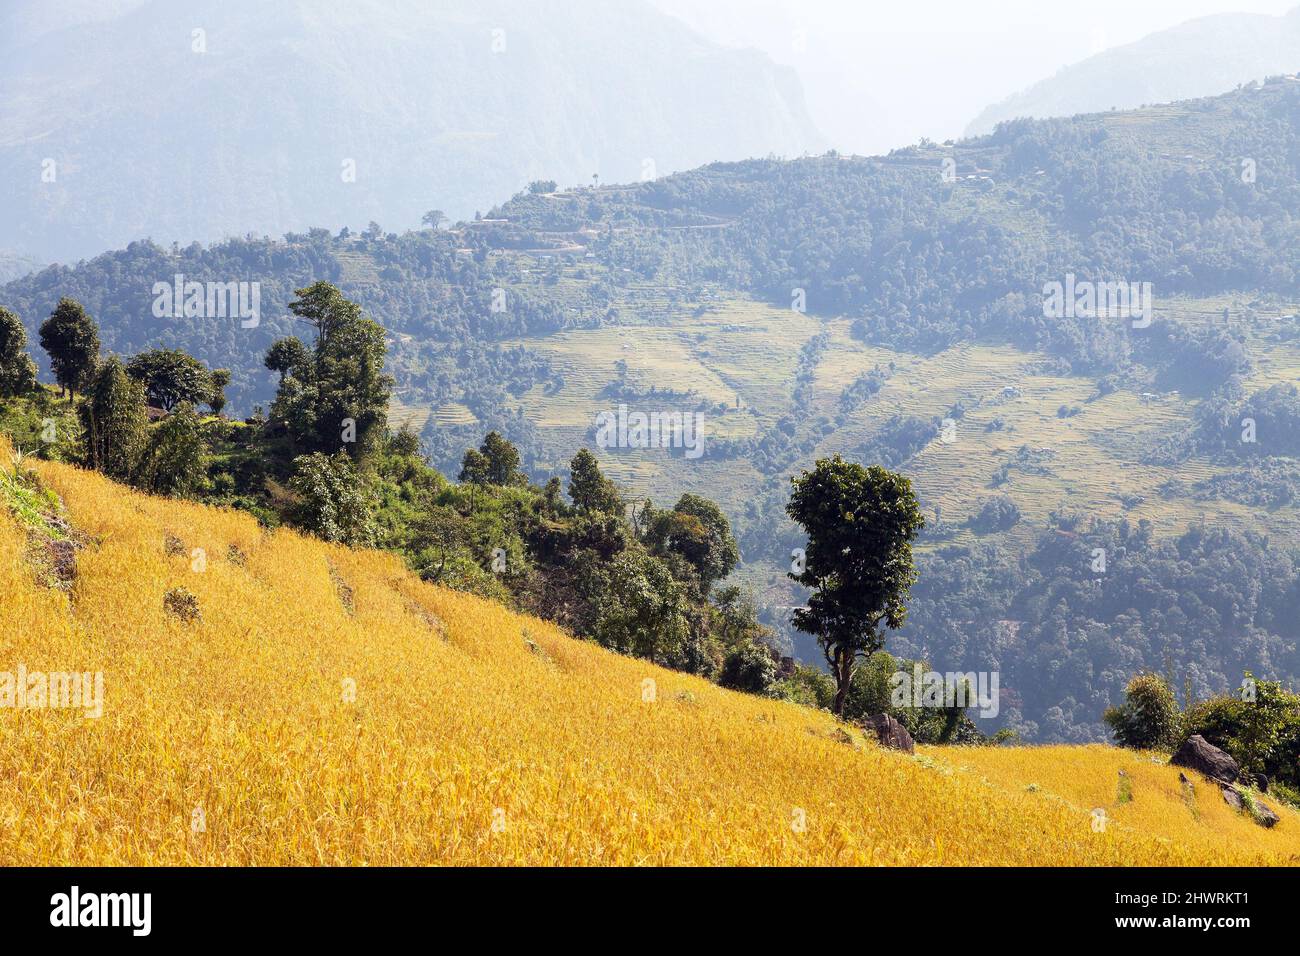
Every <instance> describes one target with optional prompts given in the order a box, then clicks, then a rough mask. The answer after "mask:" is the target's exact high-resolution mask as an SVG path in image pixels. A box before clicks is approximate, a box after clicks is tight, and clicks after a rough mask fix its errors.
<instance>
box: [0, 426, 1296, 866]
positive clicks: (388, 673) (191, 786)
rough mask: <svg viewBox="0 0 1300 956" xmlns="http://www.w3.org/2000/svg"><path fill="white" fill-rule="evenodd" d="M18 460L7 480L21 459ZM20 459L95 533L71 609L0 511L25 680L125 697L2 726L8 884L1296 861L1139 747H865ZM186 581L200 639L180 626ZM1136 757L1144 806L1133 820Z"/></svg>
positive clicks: (374, 572)
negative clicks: (87, 874) (125, 878)
mask: <svg viewBox="0 0 1300 956" xmlns="http://www.w3.org/2000/svg"><path fill="white" fill-rule="evenodd" d="M0 463H2V464H3V468H2V469H0V470H2V471H3V472H4V474H5V475H6V476H13V475H14V474H15V464H13V463H11V453H10V452H9V450H8V448H7V447H6V448H4V449H2V450H0ZM18 467H19V470H22V469H26V468H28V467H34V468H35V471H36V473H37V474H38V475H39V476H40V481H42V482H43V483H44V484H45V486H47V487H48V488H49V489H50V490H52V491H53V492H55V493H57V494H58V495H59V496H60V497H61V499H62V501H63V503H64V506H65V507H66V513H65V515H64V518H65V519H66V521H67V522H68V523H69V525H70V527H71V529H72V530H71V532H67V533H71V534H74V535H76V536H79V537H81V539H82V540H83V541H85V544H84V546H83V547H82V548H81V549H80V550H79V551H78V552H77V558H76V572H75V575H66V574H65V575H64V578H69V577H70V578H71V586H70V588H69V589H68V591H67V592H66V593H65V591H64V590H61V589H59V588H57V587H47V586H46V584H43V583H41V581H42V580H45V581H47V582H48V581H49V575H48V574H45V575H38V574H36V573H34V565H33V557H34V555H35V554H38V553H39V548H38V544H39V541H38V540H37V541H36V543H33V541H34V540H36V539H31V540H29V538H28V536H27V531H26V530H25V527H26V526H25V525H23V524H20V523H19V521H18V520H16V519H15V518H14V517H13V516H12V515H11V514H9V513H8V509H6V512H5V513H4V514H3V515H0V602H2V603H0V621H3V623H4V627H3V630H2V631H0V646H2V647H3V660H4V661H5V666H6V667H10V668H17V666H18V665H19V664H22V665H23V666H25V667H26V669H27V671H28V672H29V673H30V672H32V671H38V670H41V671H49V670H60V669H67V670H73V669H75V670H77V671H96V670H102V671H103V672H104V684H105V694H104V708H103V716H102V717H100V718H98V719H88V718H85V717H83V716H82V715H81V713H79V712H76V711H66V710H24V711H16V710H12V709H7V710H4V711H3V712H0V765H2V767H3V774H4V776H5V779H7V780H10V781H12V782H13V783H14V785H13V786H10V787H6V788H4V790H3V792H0V821H3V824H4V826H3V827H2V828H0V863H3V864H5V865H13V864H31V863H82V864H235V865H239V864H317V863H322V864H363V863H366V864H397V863H406V864H515V863H529V864H687V863H696V864H872V863H874V864H945V863H946V864H981V863H988V864H1030V863H1033V864H1042V863H1046V862H1051V863H1059V864H1176V863H1186V864H1195V863H1220V864H1226V863H1240V864H1259V863H1286V862H1292V863H1294V862H1296V861H1297V860H1300V817H1297V815H1296V814H1295V813H1293V812H1291V811H1289V810H1286V809H1282V810H1281V813H1282V817H1283V819H1282V822H1281V823H1280V824H1279V825H1278V826H1277V827H1276V828H1275V829H1274V830H1268V831H1266V830H1263V829H1261V828H1259V827H1257V826H1255V825H1254V824H1253V823H1251V822H1250V821H1249V820H1247V819H1246V818H1244V817H1240V816H1235V815H1233V814H1232V813H1230V812H1229V811H1228V810H1227V808H1226V806H1223V805H1222V802H1221V801H1219V800H1218V798H1217V795H1213V791H1212V790H1211V789H1210V788H1209V787H1208V786H1207V785H1203V784H1202V785H1199V786H1200V790H1201V794H1202V795H1201V796H1200V797H1199V803H1198V805H1197V808H1191V807H1188V806H1187V805H1186V804H1184V803H1182V802H1181V799H1182V798H1181V797H1180V796H1178V795H1179V793H1180V791H1179V789H1178V787H1179V785H1178V780H1177V771H1176V770H1174V769H1171V768H1168V767H1164V766H1157V765H1156V764H1155V763H1152V762H1150V761H1149V760H1148V759H1147V758H1146V757H1145V756H1144V755H1140V754H1134V753H1131V752H1122V751H1118V750H1113V749H1107V748H1095V747H1094V748H1045V749H1026V750H1016V751H1001V750H983V749H980V750H976V749H962V750H940V749H932V750H930V751H928V752H927V753H926V754H925V755H923V756H921V757H919V758H912V757H907V756H904V755H900V754H895V753H891V752H884V751H882V750H880V749H878V748H877V747H876V746H874V745H873V744H868V743H865V742H863V741H862V740H861V739H860V734H859V733H858V732H856V731H854V732H853V733H852V734H851V736H852V737H853V738H854V741H855V742H854V743H853V745H849V744H848V743H845V742H841V740H840V739H837V738H839V737H840V731H839V730H838V729H837V728H836V726H835V724H834V723H833V721H832V720H831V719H830V718H829V716H827V715H825V714H823V713H818V712H814V711H810V710H806V709H802V708H799V707H796V706H793V705H785V704H778V703H774V702H771V701H767V700H764V699H761V698H756V697H748V696H744V695H739V694H734V693H730V692H727V691H724V690H721V689H719V688H717V687H715V686H713V685H711V684H709V683H707V682H705V681H703V680H699V679H696V678H692V677H687V676H683V675H680V674H676V673H673V672H669V671H664V670H661V669H658V668H656V667H654V666H651V665H649V664H647V663H644V662H641V661H637V660H633V659H630V658H623V657H619V656H617V655H614V654H611V653H608V652H606V651H603V650H601V649H598V648H596V647H594V646H591V645H587V644H583V643H580V642H577V641H574V640H573V639H571V638H569V637H567V636H565V635H564V634H562V633H559V632H558V631H556V630H555V629H554V628H552V627H550V626H549V625H546V624H543V623H541V622H539V621H536V620H530V619H527V618H523V617H520V616H518V615H515V614H512V613H510V612H508V611H506V610H505V609H503V608H501V607H499V606H496V605H493V604H489V603H485V602H483V601H481V600H478V599H475V598H471V597H467V596H464V595H460V594H456V593H452V592H448V591H444V590H439V589H437V588H434V587H431V586H427V585H424V584H422V583H420V582H419V581H417V580H416V579H415V578H414V577H413V576H411V575H410V574H408V573H407V572H406V571H405V570H404V569H403V568H402V567H401V566H400V565H399V563H398V562H397V560H396V559H395V558H393V557H391V556H389V555H385V554H381V553H376V552H361V551H348V550H346V549H343V548H340V547H335V546H330V545H325V544H322V543H320V542H316V541H312V540H308V539H304V538H301V537H299V536H297V535H295V534H292V533H289V532H283V531H282V532H277V533H275V534H264V533H263V532H262V531H260V530H259V528H258V526H257V525H256V524H255V523H254V522H253V521H252V520H251V519H250V518H248V517H246V516H243V515H238V514H234V513H228V512H221V511H217V510H213V509H208V508H202V507H198V506H194V505H188V504H182V503H177V502H173V501H168V500H163V499H155V498H148V497H144V496H141V495H138V494H135V493H133V492H130V491H127V490H125V489H124V488H122V487H119V486H116V485H114V484H112V483H110V482H108V481H107V480H105V479H103V478H101V477H99V476H97V475H94V474H90V473H86V472H82V471H78V470H76V469H73V468H69V467H66V466H60V465H53V464H46V463H37V464H35V465H34V466H29V465H26V464H23V465H20V466H18ZM34 482H35V479H30V480H29V481H28V484H31V483H34ZM6 483H7V485H8V486H9V487H14V485H13V481H12V478H11V477H6ZM10 500H13V499H12V497H11V498H10ZM27 519H28V521H31V520H32V516H31V512H30V511H29V512H27ZM196 549H201V551H196ZM175 588H185V589H187V590H188V591H189V592H190V593H192V594H193V595H194V597H195V598H196V600H197V605H198V609H199V612H200V615H201V617H200V619H199V620H196V621H192V622H189V623H186V622H184V621H182V620H180V619H179V618H177V617H175V616H169V615H168V613H166V612H165V611H164V594H165V593H166V592H167V591H168V590H169V589H175ZM647 680H650V681H653V682H654V686H655V694H654V700H652V701H646V700H645V699H644V697H645V690H644V689H645V687H646V686H647V685H646V684H645V682H646V681H647ZM349 682H355V683H354V684H350V683H349ZM349 687H355V699H354V700H351V701H349V700H348V699H347V697H348V694H347V689H348V688H349ZM1120 768H1125V769H1127V770H1128V772H1129V774H1130V776H1131V777H1132V779H1133V781H1134V799H1133V801H1132V802H1131V803H1125V804H1122V805H1116V806H1113V807H1110V805H1109V804H1110V803H1113V802H1114V799H1113V797H1110V798H1108V796H1107V795H1108V794H1113V791H1114V785H1115V782H1116V772H1117V770H1118V769H1120ZM1031 784H1035V785H1036V786H1030V785H1031ZM1094 791H1095V792H1094ZM1108 801H1109V802H1108ZM1097 805H1101V806H1104V807H1108V809H1107V813H1108V815H1109V819H1110V823H1109V824H1108V825H1107V826H1106V827H1105V828H1104V829H1103V830H1102V831H1101V832H1096V831H1095V830H1094V828H1093V826H1092V819H1093V817H1092V810H1093V808H1094V807H1095V806H1097ZM801 811H802V813H803V814H804V818H805V819H806V827H805V828H803V829H802V830H800V829H799V828H797V827H795V826H792V823H793V822H794V821H795V820H796V819H798V818H799V815H800V812H801Z"/></svg>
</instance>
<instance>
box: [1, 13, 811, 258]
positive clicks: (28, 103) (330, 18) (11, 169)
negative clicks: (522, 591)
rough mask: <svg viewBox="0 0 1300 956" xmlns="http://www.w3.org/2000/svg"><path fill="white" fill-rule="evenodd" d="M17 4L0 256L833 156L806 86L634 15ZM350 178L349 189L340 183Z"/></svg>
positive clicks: (383, 219)
mask: <svg viewBox="0 0 1300 956" xmlns="http://www.w3.org/2000/svg"><path fill="white" fill-rule="evenodd" d="M610 7H611V5H610V4H609V3H608V2H597V0H565V2H554V0H550V2H548V0H543V2H525V0H444V2H440V3H438V4H436V5H431V4H426V3H423V2H418V0H347V2H343V0H313V2H310V3H308V2H276V3H265V2H263V0H220V2H216V0H198V2H195V3H190V4H186V6H185V9H183V10H182V9H178V8H177V7H176V5H174V4H171V3H167V2H165V0H119V2H116V3H98V2H97V3H88V2H86V3H76V2H74V3H71V4H61V5H59V6H57V7H55V6H52V5H48V4H44V3H39V2H37V0H17V2H11V3H9V4H8V6H7V7H6V9H5V10H4V11H3V12H0V54H2V55H0V89H3V90H4V92H5V95H4V96H3V97H0V180H2V181H4V182H5V183H7V184H9V185H8V187H7V191H8V192H9V195H8V196H7V197H6V203H5V205H6V207H7V213H8V214H7V215H6V216H5V217H4V218H3V221H0V247H9V248H12V249H14V250H15V251H17V252H21V253H26V254H29V255H33V256H38V257H41V258H44V259H63V260H67V259H69V258H74V257H76V256H80V255H85V254H90V253H93V252H96V251H99V250H101V249H104V248H107V247H112V246H119V245H122V244H123V243H125V242H127V241H130V240H132V239H136V238H140V237H143V236H152V237H153V238H155V239H157V240H160V241H164V242H167V241H172V240H179V241H181V242H187V241H189V240H191V239H200V240H211V239H216V238H220V237H222V236H224V235H243V234H245V233H248V232H250V231H251V232H256V233H269V234H272V235H279V234H281V233H283V232H286V231H290V230H295V231H296V230H302V229H305V228H307V227H309V226H325V227H330V228H335V229H336V228H338V227H341V226H344V225H348V226H352V227H354V228H355V227H358V226H365V224H366V223H367V222H369V221H370V220H377V221H379V222H380V223H381V224H382V225H384V226H385V227H386V228H392V229H400V228H403V227H408V226H414V225H416V224H417V223H418V221H419V216H420V213H421V212H423V211H424V210H427V209H431V208H438V209H441V210H443V211H445V212H446V213H447V214H449V215H450V216H452V217H453V218H459V217H469V216H472V215H473V214H474V212H475V211H476V210H477V209H480V208H482V209H486V208H487V207H488V206H490V205H491V204H492V203H493V202H496V201H499V200H500V198H501V197H502V196H503V195H509V194H510V193H512V192H514V191H516V190H518V189H520V188H522V187H523V186H524V185H525V184H527V183H528V182H529V181H530V180H533V179H555V180H557V181H558V182H559V183H561V184H562V185H564V184H573V183H575V182H587V183H590V182H591V178H592V175H593V174H594V173H598V174H599V175H600V177H601V178H602V179H603V180H607V181H629V180H638V179H641V178H645V177H648V176H653V175H663V174H665V173H668V172H672V171H674V170H677V169H683V168H689V167H692V166H696V165H699V164H700V163H704V162H709V161H712V160H716V159H724V158H742V157H747V156H759V155H767V154H771V153H776V154H780V155H798V154H799V153H802V152H804V151H806V150H809V149H817V148H820V146H821V142H820V138H819V135H818V133H817V131H816V129H815V128H814V126H813V124H812V123H811V121H810V120H809V119H808V117H807V114H806V112H805V109H804V104H803V94H802V91H801V89H800V87H799V84H798V81H797V79H796V78H795V76H794V74H793V72H792V71H790V70H789V69H787V68H784V67H777V66H775V65H773V64H772V63H771V62H770V61H769V60H767V59H766V58H765V57H763V56H762V55H760V54H757V53H753V52H749V51H737V50H724V49H722V48H721V47H718V46H716V45H713V44H711V43H710V42H708V41H706V40H704V39H702V38H701V37H700V36H698V35H697V34H695V33H693V32H692V31H691V30H690V29H689V28H688V27H686V26H684V25H683V24H681V23H680V22H678V21H676V20H674V19H672V18H669V17H667V16H665V15H663V14H661V13H659V12H657V11H655V10H653V9H652V8H651V7H649V6H648V5H645V4H643V3H642V2H640V0H620V2H619V3H618V16H617V17H611V16H610ZM353 168H354V169H355V178H354V181H348V180H349V179H350V178H351V177H350V176H349V173H350V171H351V170H352V169H353Z"/></svg>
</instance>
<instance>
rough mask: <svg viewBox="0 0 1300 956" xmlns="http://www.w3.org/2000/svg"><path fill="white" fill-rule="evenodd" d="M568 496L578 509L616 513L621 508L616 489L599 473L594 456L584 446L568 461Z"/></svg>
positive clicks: (598, 466)
mask: <svg viewBox="0 0 1300 956" xmlns="http://www.w3.org/2000/svg"><path fill="white" fill-rule="evenodd" d="M569 497H570V498H572V499H573V504H574V506H575V507H576V508H577V509H578V510H579V511H598V512H602V513H604V514H617V513H619V512H621V511H622V510H623V502H622V500H621V499H620V497H619V494H618V489H617V488H615V487H614V483H613V482H612V481H610V480H609V479H608V478H606V477H605V476H604V475H603V474H601V471H600V465H599V464H598V463H597V461H596V456H595V455H593V454H592V453H591V452H590V451H588V450H587V449H585V448H583V449H581V450H580V451H579V452H578V453H577V454H576V455H574V456H573V460H572V461H571V462H569Z"/></svg>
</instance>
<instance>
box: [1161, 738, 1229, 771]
mask: <svg viewBox="0 0 1300 956" xmlns="http://www.w3.org/2000/svg"><path fill="white" fill-rule="evenodd" d="M1169 762H1170V763H1171V764H1173V765H1174V766H1175V767H1190V768H1191V769H1193V770H1195V771H1198V772H1199V773H1203V774H1205V776H1207V777H1209V778H1210V779H1211V780H1221V781H1223V782H1224V783H1232V782H1233V781H1234V780H1236V779H1237V774H1238V773H1239V772H1240V768H1238V766H1237V761H1235V760H1233V759H1232V758H1231V757H1230V756H1228V754H1226V753H1224V752H1223V751H1222V750H1220V749H1219V748H1218V747H1216V746H1214V744H1212V743H1210V742H1209V741H1208V740H1206V739H1205V738H1204V737H1202V736H1201V735H1200V734H1192V735H1191V736H1190V737H1188V738H1187V739H1186V740H1184V741H1183V744H1182V746H1181V747H1179V748H1178V749H1177V750H1176V751H1175V752H1174V755H1173V757H1172V758H1170V761H1169Z"/></svg>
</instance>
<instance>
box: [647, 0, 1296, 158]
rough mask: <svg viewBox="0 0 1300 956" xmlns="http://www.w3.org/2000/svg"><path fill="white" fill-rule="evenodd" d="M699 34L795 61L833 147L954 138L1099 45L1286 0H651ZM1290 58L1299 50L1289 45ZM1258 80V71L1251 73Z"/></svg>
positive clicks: (1266, 8) (1265, 10) (1291, 2)
mask: <svg viewBox="0 0 1300 956" xmlns="http://www.w3.org/2000/svg"><path fill="white" fill-rule="evenodd" d="M651 2H652V3H654V4H655V5H656V6H658V7H659V8H660V9H662V10H665V11H667V12H669V13H672V14H673V15H675V16H677V17H680V18H681V19H682V20H685V21H686V22H687V23H689V24H691V25H692V26H694V27H695V28H696V29H697V30H699V31H700V32H701V33H703V34H704V35H706V36H708V37H710V38H711V39H713V40H716V41H718V42H722V43H726V44H728V45H734V46H749V47H756V48H758V49H760V50H762V51H764V52H765V53H767V54H768V55H769V56H770V57H772V59H774V60H776V61H777V62H778V63H784V64H788V65H790V66H793V67H794V68H795V69H797V70H798V71H799V74H800V78H801V79H802V80H803V85H804V90H805V93H806V95H807V97H808V105H809V109H810V111H811V113H812V117H813V119H814V120H815V121H816V122H817V124H818V125H819V126H820V127H821V129H822V132H823V133H825V134H826V136H827V138H828V139H829V140H830V141H831V145H833V146H835V147H836V148H837V149H840V150H841V151H844V152H858V153H880V152H884V151H886V150H888V149H891V148H893V147H895V146H903V145H906V144H908V143H913V142H915V141H916V140H918V139H919V138H920V137H922V136H929V137H930V138H931V139H936V140H944V139H948V138H949V137H955V136H959V135H961V133H962V130H963V129H964V128H965V126H966V124H967V123H969V122H970V121H971V120H972V119H974V118H975V115H976V114H977V113H978V112H979V111H980V110H981V109H983V108H984V107H985V106H987V105H989V104H990V103H995V102H997V101H999V100H1001V99H1003V98H1005V97H1006V96H1008V95H1009V94H1011V93H1014V92H1016V91H1017V90H1020V89H1023V88H1024V87H1027V86H1029V85H1031V84H1032V83H1034V82H1036V81H1038V80H1040V79H1043V78H1044V77H1048V76H1051V75H1052V74H1054V73H1055V72H1056V71H1057V70H1059V69H1060V68H1061V67H1063V66H1066V65H1068V64H1071V63H1075V62H1078V61H1079V60H1082V59H1085V58H1086V57H1088V56H1090V55H1092V54H1093V53H1098V52H1100V51H1101V50H1104V49H1106V48H1108V47H1113V46H1120V45H1123V44H1125V43H1131V42H1133V41H1134V40H1138V39H1141V38H1142V37H1144V36H1146V35H1147V34H1149V33H1153V32H1155V31H1157V30H1163V29H1165V28H1167V27H1171V26H1174V25H1175V24H1178V23H1182V22H1184V21H1186V20H1191V19H1194V18H1196V17H1201V16H1206V15H1208V14H1213V13H1233V12H1241V13H1262V14H1271V15H1278V14H1281V13H1285V12H1286V11H1287V10H1288V9H1290V8H1292V7H1294V6H1296V5H1297V0H1086V2H1085V0H979V2H974V0H929V2H906V0H903V2H899V0H891V2H879V0H651ZM1297 59H1298V60H1300V51H1297ZM1261 79H1262V78H1261Z"/></svg>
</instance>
